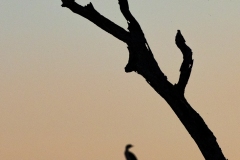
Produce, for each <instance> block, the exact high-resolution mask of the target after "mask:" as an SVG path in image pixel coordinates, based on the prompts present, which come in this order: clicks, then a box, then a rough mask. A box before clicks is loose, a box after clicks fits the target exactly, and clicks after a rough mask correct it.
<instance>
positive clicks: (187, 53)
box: [175, 30, 193, 95]
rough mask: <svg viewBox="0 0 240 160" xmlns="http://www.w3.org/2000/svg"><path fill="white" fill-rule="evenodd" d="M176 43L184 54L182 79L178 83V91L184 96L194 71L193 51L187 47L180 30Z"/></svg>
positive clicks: (181, 71) (181, 69) (181, 70)
mask: <svg viewBox="0 0 240 160" xmlns="http://www.w3.org/2000/svg"><path fill="white" fill-rule="evenodd" d="M175 41H176V45H177V46H178V48H179V49H180V50H181V52H182V54H183V62H182V65H181V68H180V77H179V80H178V83H177V89H178V90H179V91H180V93H181V94H182V95H183V94H184V90H185V88H186V85H187V83H188V80H189V77H190V74H191V71H192V66H193V59H192V50H191V49H190V48H189V47H188V46H187V45H186V43H185V42H186V41H185V39H184V38H183V36H182V34H181V31H180V30H178V32H177V35H176V39H175Z"/></svg>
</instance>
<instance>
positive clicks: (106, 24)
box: [62, 0, 130, 43]
mask: <svg viewBox="0 0 240 160" xmlns="http://www.w3.org/2000/svg"><path fill="white" fill-rule="evenodd" d="M62 2H63V4H62V7H67V8H69V9H70V10H71V11H72V12H74V13H76V14H79V15H80V16H82V17H84V18H86V19H88V20H89V21H91V22H93V23H94V24H96V25H97V26H98V27H100V28H102V29H103V30H105V31H106V32H108V33H110V34H111V35H113V36H114V37H116V38H118V39H119V40H121V41H123V42H125V43H128V41H129V39H130V35H129V32H127V31H126V30H125V29H123V28H122V27H120V26H118V25H116V24H115V23H113V22H112V21H110V20H109V19H107V18H105V17H104V16H102V15H101V14H100V13H98V12H97V11H96V10H95V9H94V7H93V5H92V3H89V4H88V5H87V6H84V7H83V6H81V5H79V4H77V3H76V2H75V1H74V0H62Z"/></svg>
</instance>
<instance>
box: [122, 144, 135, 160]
mask: <svg viewBox="0 0 240 160" xmlns="http://www.w3.org/2000/svg"><path fill="white" fill-rule="evenodd" d="M131 147H133V145H131V144H128V145H126V149H125V153H124V154H125V157H126V160H137V158H136V156H135V155H134V154H133V153H132V152H130V151H129V149H130V148H131Z"/></svg>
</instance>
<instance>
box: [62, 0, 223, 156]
mask: <svg viewBox="0 0 240 160" xmlns="http://www.w3.org/2000/svg"><path fill="white" fill-rule="evenodd" d="M62 2H63V4H62V6H63V7H67V8H69V9H70V10H72V11H73V12H74V13H76V14H79V15H81V16H83V17H85V18H86V19H88V20H89V21H91V22H93V23H94V24H96V25H97V26H98V27H100V28H102V29H103V30H105V31H106V32H108V33H110V34H112V35H113V36H114V37H116V38H118V39H119V40H121V41H123V42H125V43H126V44H127V45H128V50H129V61H128V64H127V66H126V67H125V71H126V72H132V71H135V72H137V73H138V74H140V75H142V76H143V77H144V78H145V80H146V81H147V82H148V84H149V85H150V86H151V87H152V88H153V89H154V90H155V91H156V92H157V93H158V94H159V95H161V96H162V97H163V98H164V99H165V100H166V102H167V103H168V104H169V105H170V107H171V108H172V110H173V111H174V112H175V114H176V115H177V116H178V118H179V120H180V121H181V122H182V124H183V125H184V127H185V128H186V130H187V131H188V133H189V134H190V135H191V137H192V138H193V139H194V141H195V142H196V144H197V146H198V147H199V149H200V151H201V152H202V154H203V156H204V158H205V159H206V160H226V158H225V157H224V155H223V153H222V150H221V148H220V147H219V145H218V143H217V141H216V137H215V136H214V135H213V133H212V132H211V130H210V129H209V128H208V126H207V125H206V124H205V122H204V120H203V119H202V118H201V116H200V115H199V114H198V113H197V112H196V111H195V110H194V109H193V108H192V107H191V106H190V104H189V103H188V102H187V100H186V99H185V97H184V90H185V88H186V85H187V83H188V80H189V77H190V74H191V70H192V65H193V59H192V51H191V49H190V48H189V47H188V46H187V45H186V44H185V40H184V38H183V36H182V34H181V32H180V31H179V30H178V32H177V35H176V45H177V46H178V48H179V49H180V50H181V51H182V54H183V63H182V65H181V68H180V77H179V81H178V83H177V84H176V85H172V84H171V83H170V82H169V81H168V80H167V77H166V76H165V75H164V74H163V72H162V71H161V69H160V67H159V66H158V64H157V62H156V60H155V59H154V56H153V54H152V51H151V49H150V47H149V45H148V43H147V40H146V39H145V36H144V33H143V31H142V29H141V27H140V25H139V23H138V22H137V20H136V19H135V18H134V17H133V15H132V14H131V12H130V10H129V5H128V1H127V0H119V5H120V10H121V12H122V14H123V16H124V17H125V19H126V20H127V22H128V30H129V31H126V30H124V29H123V28H121V27H120V26H118V25H116V24H115V23H113V22H112V21H110V20H108V19H107V18H105V17H104V16H102V15H101V14H99V13H98V12H97V11H96V10H95V9H94V7H93V5H92V4H91V3H90V4H88V5H87V6H84V7H83V6H81V5H79V4H77V3H76V2H75V1H74V0H62Z"/></svg>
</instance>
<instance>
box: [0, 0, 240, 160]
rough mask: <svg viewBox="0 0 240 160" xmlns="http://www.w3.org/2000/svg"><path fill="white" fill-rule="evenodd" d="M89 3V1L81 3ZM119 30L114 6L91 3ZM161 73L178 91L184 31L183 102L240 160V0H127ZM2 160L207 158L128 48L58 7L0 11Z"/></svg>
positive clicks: (6, 6) (32, 3) (45, 3)
mask: <svg viewBox="0 0 240 160" xmlns="http://www.w3.org/2000/svg"><path fill="white" fill-rule="evenodd" d="M77 2H78V3H79V4H82V5H86V4H87V3H89V2H90V1H88V0H78V1H77ZM91 2H92V3H93V5H94V7H95V8H96V9H97V10H98V11H99V12H100V13H101V14H102V15H104V16H106V17H107V18H109V19H111V20H112V21H114V22H115V23H117V24H119V25H120V26H122V27H124V28H127V23H126V21H125V19H124V18H123V16H122V15H121V13H120V10H119V6H118V1H117V0H101V1H100V0H92V1H91ZM129 4H130V9H131V11H132V13H133V15H134V16H135V18H136V19H137V20H138V21H139V23H140V24H141V26H142V29H143V30H144V33H145V36H146V38H147V40H148V42H149V45H150V47H151V49H152V51H153V53H154V56H155V58H156V60H157V61H158V63H159V66H160V67H161V69H162V71H163V72H164V73H165V74H166V75H167V76H168V79H169V81H170V82H172V83H176V82H177V80H178V76H179V68H180V65H181V62H182V55H181V52H180V51H179V49H178V48H177V47H176V46H175V41H174V39H175V34H176V32H177V30H178V29H180V30H181V31H182V34H183V35H184V37H185V39H186V41H187V44H188V45H189V46H190V47H191V48H192V51H193V58H194V66H193V71H192V75H191V77H190V81H189V84H188V86H187V88H186V97H187V99H188V101H189V103H190V104H191V105H192V107H193V108H194V109H195V110H196V111H197V112H198V113H200V115H201V116H202V117H203V118H204V120H205V122H206V123H207V125H208V126H209V128H210V129H211V130H212V131H213V132H214V134H215V136H216V137H217V141H218V142H219V145H220V146H221V148H222V150H223V153H224V154H225V156H226V157H227V158H228V159H231V160H234V159H239V158H240V152H239V150H240V127H239V124H240V118H239V113H240V109H239V105H240V98H239V96H240V84H239V79H240V76H239V73H240V57H239V53H240V45H239V42H240V20H239V19H240V1H239V0H218V1H216V0H196V1H193V0H161V1H159V0H129ZM0 15H1V16H0V21H1V27H0V35H1V38H0V159H1V160H123V159H125V158H124V155H123V151H124V147H125V145H126V144H127V143H132V144H133V145H134V146H135V147H134V148H132V151H133V152H134V153H135V154H136V155H137V157H138V159H139V160H173V159H177V160H186V159H187V160H193V159H194V160H202V159H204V158H203V157H202V155H201V153H200V151H199V149H198V148H197V145H196V144H195V143H194V142H193V140H192V138H191V137H190V135H189V134H188V133H187V131H186V130H185V128H184V127H183V125H182V124H181V123H180V121H179V120H178V118H177V117H176V115H175V114H174V113H173V111H172V110H171V108H170V107H169V106H168V105H167V103H166V102H165V101H164V100H163V99H162V98H161V97H160V96H159V95H158V94H157V93H156V92H155V91H154V90H153V89H152V88H151V87H150V86H149V85H148V84H147V83H146V82H145V80H144V79H143V78H142V77H141V76H139V75H138V74H136V73H129V74H126V73H125V72H124V67H125V65H126V64H127V61H128V51H127V48H126V47H127V46H126V44H124V43H122V42H121V41H119V40H117V39H116V38H114V37H113V36H111V35H109V34H108V33H106V32H104V31H102V30H101V29H99V28H98V27H97V26H95V25H94V24H92V23H91V22H89V21H88V20H86V19H84V18H82V17H80V16H78V15H76V14H73V13H72V12H71V11H69V10H68V9H67V8H62V7H61V1H60V0H51V1H49V0H39V1H36V0H24V1H14V0H3V1H2V3H1V6H0Z"/></svg>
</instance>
